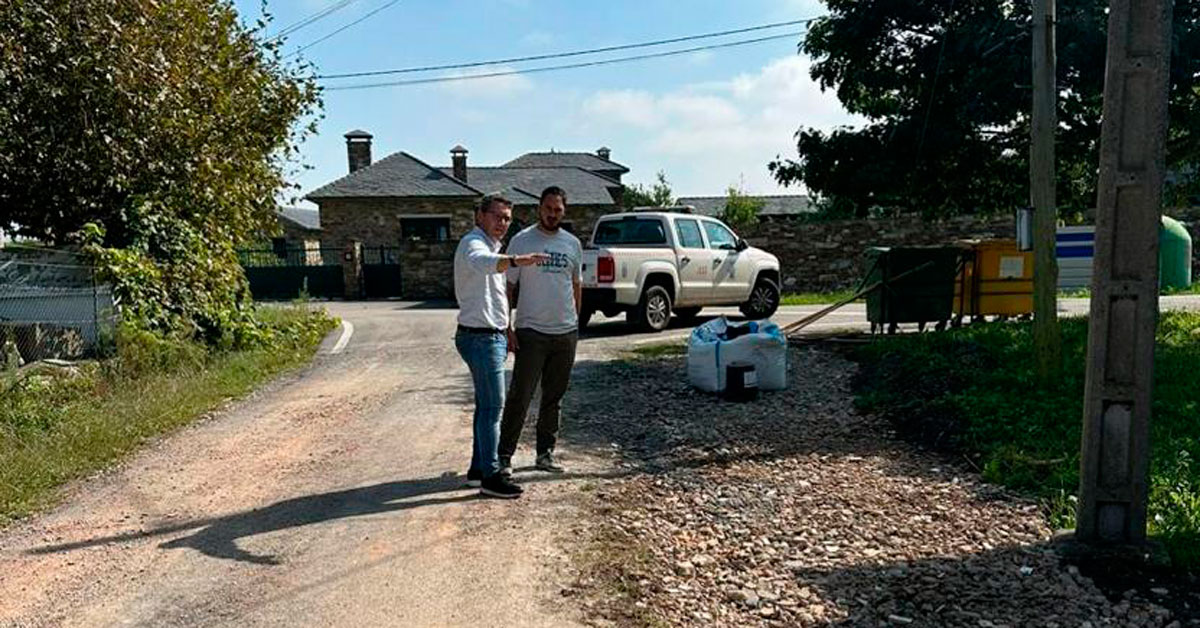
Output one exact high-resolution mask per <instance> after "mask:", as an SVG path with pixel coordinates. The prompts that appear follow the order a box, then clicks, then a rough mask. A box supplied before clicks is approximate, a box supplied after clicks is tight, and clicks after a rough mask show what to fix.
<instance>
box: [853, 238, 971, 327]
mask: <svg viewBox="0 0 1200 628" xmlns="http://www.w3.org/2000/svg"><path fill="white" fill-rule="evenodd" d="M961 256H962V251H961V249H959V248H958V247H953V246H950V247H946V246H928V247H926V246H904V247H890V248H888V247H872V248H869V249H867V255H866V263H867V269H868V270H867V276H866V278H865V279H864V280H863V284H864V285H866V286H870V285H873V284H876V283H878V284H879V287H878V288H876V289H875V290H872V291H871V292H869V293H867V320H868V321H870V323H871V332H872V333H874V332H875V328H876V326H877V325H878V326H879V328H880V329H881V330H882V329H883V328H884V327H886V328H887V331H888V333H895V331H896V326H897V325H899V324H901V323H917V324H918V325H919V328H920V329H921V330H922V331H923V330H924V329H925V324H926V323H935V324H936V325H937V328H938V329H939V330H940V329H943V328H944V327H945V326H946V322H947V321H948V320H949V319H950V315H951V306H952V305H953V303H954V278H955V277H956V276H957V275H958V271H959V265H960V260H961Z"/></svg>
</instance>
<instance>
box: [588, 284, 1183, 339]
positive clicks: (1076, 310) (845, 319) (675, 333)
mask: <svg viewBox="0 0 1200 628" xmlns="http://www.w3.org/2000/svg"><path fill="white" fill-rule="evenodd" d="M1089 304H1090V301H1089V300H1088V299H1059V301H1058V311H1059V316H1062V317H1067V316H1083V315H1086V314H1087V313H1088V308H1089ZM1159 305H1160V307H1162V308H1163V309H1164V310H1192V311H1200V295H1181V296H1169V297H1160V298H1159ZM825 307H826V306H824V305H800V306H784V307H781V308H779V311H778V312H777V313H776V314H775V316H773V317H772V320H774V321H775V322H776V323H779V324H780V325H786V324H788V323H791V322H794V321H798V320H800V319H801V318H804V317H805V316H808V315H810V314H813V313H815V312H818V311H820V310H821V309H823V308H825ZM722 315H724V316H728V317H730V318H734V319H738V320H740V319H741V314H739V313H738V310H737V308H732V307H729V308H705V309H704V310H703V312H702V316H701V317H700V320H701V321H705V320H710V319H712V318H713V317H715V316H722ZM592 320H593V323H592V324H591V326H589V327H588V333H589V335H591V336H592V337H595V338H598V339H607V340H611V339H620V342H624V343H627V344H632V345H637V344H643V343H657V342H666V341H669V340H675V339H680V338H685V337H687V335H688V334H689V333H690V331H691V329H692V327H693V326H692V325H684V324H682V323H680V322H679V321H674V322H673V323H672V325H671V327H670V328H669V329H668V330H666V331H664V332H661V333H658V334H644V333H636V332H633V331H632V330H631V329H630V327H629V326H628V325H626V324H625V319H624V317H623V316H618V317H616V318H611V319H609V318H604V317H603V316H601V315H596V317H595V318H594V319H592ZM870 328H871V325H870V323H868V322H867V310H866V305H865V304H863V303H861V302H857V303H851V304H849V305H847V306H845V307H843V308H841V309H838V310H835V311H833V312H831V313H830V314H828V315H827V316H825V317H824V318H821V319H820V320H818V321H817V322H815V323H813V324H811V325H808V326H806V327H805V328H804V333H806V334H828V333H833V332H838V331H869V330H870ZM915 330H916V325H903V326H901V331H915Z"/></svg>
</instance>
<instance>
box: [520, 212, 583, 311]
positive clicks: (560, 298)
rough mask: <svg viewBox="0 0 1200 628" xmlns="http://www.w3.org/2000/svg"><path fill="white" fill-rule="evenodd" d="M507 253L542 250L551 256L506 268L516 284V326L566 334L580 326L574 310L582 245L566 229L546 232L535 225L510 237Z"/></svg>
mask: <svg viewBox="0 0 1200 628" xmlns="http://www.w3.org/2000/svg"><path fill="white" fill-rule="evenodd" d="M508 253H510V254H512V255H523V254H526V253H545V254H546V255H549V256H550V259H548V260H546V261H544V262H539V263H537V264H534V265H532V266H518V267H515V268H510V269H509V271H508V282H509V283H514V284H517V286H518V287H519V288H520V292H519V294H518V295H517V303H514V304H513V305H514V306H516V308H517V318H516V327H517V329H533V330H535V331H540V332H542V333H543V334H565V333H568V332H571V331H575V330H576V329H578V328H579V317H578V315H577V314H576V313H575V288H574V282H575V281H582V279H583V270H582V264H583V245H582V244H580V243H579V238H576V237H575V236H573V235H571V234H570V233H569V232H568V231H567V230H565V229H561V228H560V229H559V230H558V231H556V232H554V233H553V234H547V233H545V232H544V231H542V230H541V229H539V228H538V225H536V224H535V225H533V226H532V227H527V228H525V229H523V230H522V231H521V232H520V233H518V234H517V235H515V236H513V238H512V240H511V241H510V242H509V243H508Z"/></svg>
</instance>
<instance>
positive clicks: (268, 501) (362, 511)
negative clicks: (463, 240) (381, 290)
mask: <svg viewBox="0 0 1200 628" xmlns="http://www.w3.org/2000/svg"><path fill="white" fill-rule="evenodd" d="M329 309H330V310H331V311H332V312H333V313H334V314H336V315H337V316H340V317H342V318H343V319H345V320H347V321H349V322H351V323H352V324H353V326H354V330H355V331H354V334H353V336H352V337H350V338H349V340H348V341H347V342H346V343H345V346H344V350H343V351H342V352H341V353H338V354H336V355H334V354H329V353H326V354H323V355H321V356H319V357H318V359H317V361H316V363H315V364H314V365H313V366H312V367H311V368H308V369H306V370H305V371H303V372H301V373H299V374H295V375H293V376H289V377H287V378H285V379H284V380H283V381H279V382H277V383H275V384H273V385H271V386H268V387H267V388H266V389H265V390H262V391H260V392H258V393H256V394H255V395H253V396H252V397H250V398H249V399H246V400H243V401H241V402H238V403H235V404H233V405H232V406H231V407H229V408H228V409H225V410H223V411H220V412H218V413H217V414H216V415H215V416H214V417H212V418H211V419H210V420H207V421H204V422H201V423H200V424H197V425H195V426H193V427H191V428H187V429H184V430H182V431H180V432H179V433H177V434H174V435H173V436H171V437H169V438H166V439H163V440H162V441H160V442H158V443H156V444H154V445H153V446H151V447H149V448H147V449H146V450H145V451H143V452H141V453H139V454H137V455H135V456H134V457H133V458H132V459H131V460H129V461H128V463H127V464H125V465H123V466H122V467H121V468H119V469H116V470H114V471H112V472H110V473H107V474H104V475H102V476H100V477H96V478H92V479H89V480H87V481H83V482H79V483H77V484H76V485H75V486H73V487H71V488H70V490H69V494H68V496H67V499H66V500H65V502H64V505H63V506H61V507H59V508H56V509H54V510H52V511H50V512H48V513H46V514H44V515H41V516H38V517H34V518H32V519H30V520H28V521H25V522H22V523H20V524H17V525H15V526H11V527H10V528H9V529H7V530H5V531H3V532H0V626H10V625H11V626H120V625H130V626H156V627H158V626H299V625H304V626H355V628H361V627H365V626H445V625H468V626H570V625H575V624H576V622H577V620H578V619H579V618H578V616H577V610H576V609H574V608H573V607H570V606H569V605H567V604H566V603H565V598H563V597H562V595H561V593H560V588H561V586H563V585H564V584H566V582H565V581H566V580H567V578H566V577H564V576H563V575H562V574H561V573H560V572H561V569H562V566H563V565H565V564H566V557H565V555H564V553H563V550H562V549H561V548H563V547H567V546H569V544H568V543H561V542H559V539H558V535H560V534H562V533H564V528H563V527H562V526H559V525H557V522H559V521H568V520H570V521H573V520H574V518H575V517H573V515H572V513H573V512H574V510H573V509H574V508H575V504H576V501H577V500H578V499H579V497H580V496H582V495H583V493H582V492H581V490H580V486H579V485H580V484H581V483H583V482H586V481H589V479H588V478H589V474H594V473H595V472H597V471H603V466H602V465H601V464H600V463H597V462H595V461H592V460H591V459H589V458H586V457H584V456H582V455H577V456H575V457H574V458H571V459H570V460H571V461H572V463H573V464H574V469H575V470H576V471H577V472H578V473H575V474H573V475H572V476H571V477H568V478H566V479H562V480H555V481H547V476H544V475H542V476H538V475H533V474H532V473H533V472H530V471H523V472H521V474H522V475H524V476H526V480H527V481H528V486H530V495H529V496H528V498H527V499H522V500H519V501H518V502H508V501H499V500H487V499H481V498H479V497H478V495H477V492H476V491H472V490H463V489H462V488H461V485H462V478H461V477H454V474H462V473H464V472H465V471H466V466H467V463H468V462H469V453H470V404H471V397H470V395H471V389H470V382H469V379H468V378H467V375H466V368H465V367H464V366H463V364H462V363H461V361H460V359H459V358H458V356H457V354H456V353H455V352H454V350H453V347H452V343H451V337H452V334H453V326H454V312H452V311H448V310H429V309H418V308H411V307H409V306H408V305H405V304H398V303H332V304H329ZM336 342H337V335H336V334H335V335H334V336H333V337H331V338H330V339H328V340H327V341H326V345H325V347H324V349H323V350H324V351H326V352H328V351H331V350H332V349H333V347H334V345H335V343H336ZM606 342H617V341H616V340H613V341H604V340H601V341H598V342H595V343H588V348H587V352H588V353H589V354H590V355H593V356H596V355H600V354H602V353H603V346H604V345H605V344H606ZM593 345H595V346H594V347H593ZM510 364H511V363H510ZM526 453H527V452H522V453H521V454H519V456H518V459H517V461H516V462H517V463H518V466H520V465H522V464H525V463H526V462H528V463H532V456H528V457H529V458H530V460H528V461H525V460H523V459H522V456H524V455H525V454H526ZM601 462H603V461H601Z"/></svg>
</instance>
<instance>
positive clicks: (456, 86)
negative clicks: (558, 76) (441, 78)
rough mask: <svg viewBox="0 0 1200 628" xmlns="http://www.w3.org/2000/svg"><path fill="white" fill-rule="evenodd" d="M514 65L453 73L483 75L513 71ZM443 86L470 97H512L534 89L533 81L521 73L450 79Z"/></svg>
mask: <svg viewBox="0 0 1200 628" xmlns="http://www.w3.org/2000/svg"><path fill="white" fill-rule="evenodd" d="M512 70H513V68H512V67H510V66H506V65H489V66H483V67H479V68H471V69H468V70H462V71H459V72H454V73H452V76H483V75H488V74H496V73H503V72H511V71H512ZM441 87H442V88H443V89H445V90H446V91H448V92H452V93H454V94H457V95H459V96H464V97H468V98H473V97H481V98H482V97H484V96H490V97H493V98H504V97H511V96H515V95H518V94H523V93H525V92H528V91H530V90H531V89H533V81H531V80H529V79H528V78H526V77H525V76H522V75H520V74H507V75H504V76H489V77H488V78H478V79H471V80H467V81H450V82H447V83H442V84H441Z"/></svg>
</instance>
